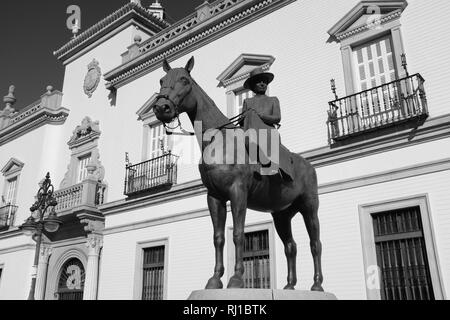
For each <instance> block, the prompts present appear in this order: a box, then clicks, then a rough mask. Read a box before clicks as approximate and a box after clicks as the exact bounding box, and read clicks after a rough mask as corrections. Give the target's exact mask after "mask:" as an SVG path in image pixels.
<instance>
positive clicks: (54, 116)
mask: <svg viewBox="0 0 450 320" xmlns="http://www.w3.org/2000/svg"><path fill="white" fill-rule="evenodd" d="M68 116H69V110H68V109H66V108H63V107H60V108H59V109H57V110H52V109H50V108H47V107H42V105H36V106H34V107H33V108H31V109H28V110H27V111H26V112H23V113H20V114H19V115H18V116H17V117H16V118H14V119H13V121H12V124H11V125H9V126H8V127H6V128H4V129H2V130H0V146H1V145H3V144H5V143H8V142H10V141H12V140H14V139H17V138H18V137H20V136H22V135H24V134H26V133H28V132H30V131H33V130H35V129H37V128H39V127H41V126H43V125H46V124H63V123H64V122H65V121H66V119H67V117H68Z"/></svg>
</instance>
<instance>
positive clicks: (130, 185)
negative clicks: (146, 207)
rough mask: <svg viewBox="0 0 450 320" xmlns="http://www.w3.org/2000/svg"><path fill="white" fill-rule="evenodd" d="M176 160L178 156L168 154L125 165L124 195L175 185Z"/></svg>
mask: <svg viewBox="0 0 450 320" xmlns="http://www.w3.org/2000/svg"><path fill="white" fill-rule="evenodd" d="M177 159H178V156H175V155H173V154H172V153H170V152H168V153H166V154H164V155H162V156H160V157H157V158H154V159H151V160H148V161H145V162H142V163H139V164H136V165H127V166H126V176H125V191H124V194H125V195H127V196H132V195H136V194H138V193H141V192H148V191H151V190H156V189H159V188H163V187H170V186H172V185H174V184H176V182H177V165H176V162H177Z"/></svg>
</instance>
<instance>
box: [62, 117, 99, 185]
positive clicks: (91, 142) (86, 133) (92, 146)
mask: <svg viewBox="0 0 450 320" xmlns="http://www.w3.org/2000/svg"><path fill="white" fill-rule="evenodd" d="M100 134H101V131H100V126H99V121H92V120H91V118H89V117H85V118H84V119H83V121H82V122H81V124H80V125H78V126H77V127H76V128H75V130H74V131H73V133H72V136H71V138H70V140H69V142H68V143H67V144H68V145H69V148H70V150H71V151H72V155H71V160H70V163H69V165H68V166H67V171H66V174H65V175H64V179H63V180H62V182H61V184H60V187H59V188H60V189H64V188H68V187H70V186H72V185H74V184H75V183H76V180H77V179H76V175H77V167H78V162H79V157H80V156H84V155H86V154H90V157H91V160H90V162H89V164H88V166H87V169H88V172H89V176H88V178H90V179H95V180H96V181H98V182H102V181H103V179H104V178H105V168H104V167H103V165H102V163H101V162H100V152H99V150H98V143H97V140H98V139H99V138H100Z"/></svg>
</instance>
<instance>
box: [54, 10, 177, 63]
mask: <svg viewBox="0 0 450 320" xmlns="http://www.w3.org/2000/svg"><path fill="white" fill-rule="evenodd" d="M131 19H137V20H138V21H139V22H142V23H143V24H144V25H145V26H147V27H149V28H150V29H151V31H152V32H159V31H161V30H163V29H165V28H167V27H169V26H170V24H169V23H168V22H166V21H164V20H161V19H158V18H157V17H155V16H154V15H153V14H152V13H151V12H150V11H149V10H148V9H146V8H144V7H142V6H141V5H139V4H137V3H133V2H129V3H127V4H126V5H124V6H123V7H121V8H120V9H118V10H117V11H115V12H113V13H112V14H110V15H109V16H107V17H106V18H105V19H103V20H101V21H100V22H98V23H96V24H95V25H93V26H92V27H90V28H89V29H87V30H85V31H84V32H82V33H80V34H79V35H78V36H76V37H75V38H74V39H72V40H71V41H69V42H68V43H67V44H65V45H64V46H62V47H61V48H60V49H58V50H56V51H55V52H54V53H53V54H54V55H55V56H56V58H57V59H59V60H67V59H68V58H70V57H71V56H73V55H74V54H75V53H76V52H77V51H79V50H81V49H82V48H84V47H86V46H88V45H89V44H91V43H92V42H94V41H96V40H98V39H99V38H101V37H102V36H103V35H105V34H107V33H108V32H111V31H112V30H114V29H115V28H117V27H119V26H120V25H121V24H123V23H125V22H126V21H128V20H131Z"/></svg>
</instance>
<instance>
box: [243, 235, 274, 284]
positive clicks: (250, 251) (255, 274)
mask: <svg viewBox="0 0 450 320" xmlns="http://www.w3.org/2000/svg"><path fill="white" fill-rule="evenodd" d="M244 268H245V272H244V283H245V288H261V289H270V253H269V231H268V230H263V231H257V232H251V233H246V234H245V242H244Z"/></svg>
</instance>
